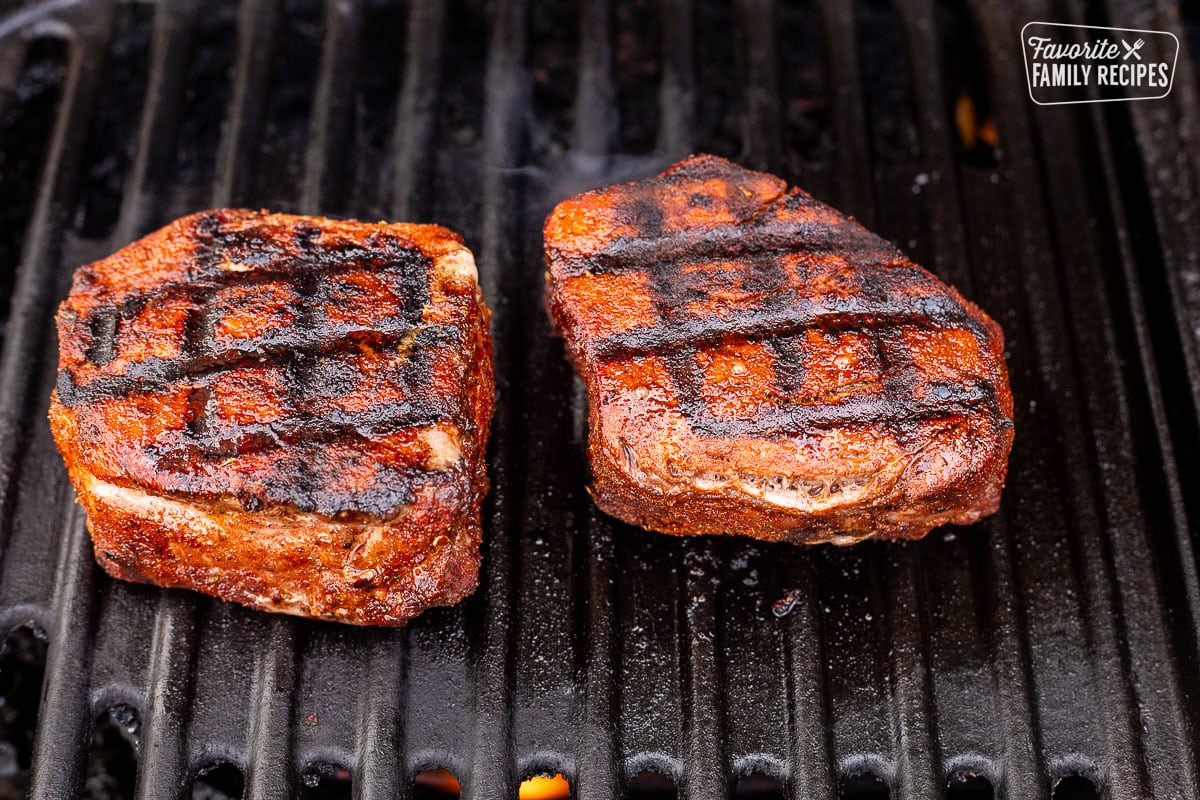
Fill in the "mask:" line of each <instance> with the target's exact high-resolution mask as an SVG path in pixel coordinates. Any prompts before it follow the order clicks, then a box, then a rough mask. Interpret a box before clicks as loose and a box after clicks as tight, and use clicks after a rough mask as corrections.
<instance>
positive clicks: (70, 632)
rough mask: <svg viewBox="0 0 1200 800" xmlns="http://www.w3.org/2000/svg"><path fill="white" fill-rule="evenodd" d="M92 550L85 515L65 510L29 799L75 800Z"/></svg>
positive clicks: (86, 708)
mask: <svg viewBox="0 0 1200 800" xmlns="http://www.w3.org/2000/svg"><path fill="white" fill-rule="evenodd" d="M92 571H93V564H92V546H91V541H90V540H89V537H88V535H87V530H86V528H85V527H84V516H83V511H82V509H81V508H80V507H79V506H76V505H74V504H71V505H68V506H67V507H66V513H65V514H64V519H63V532H62V545H61V551H60V553H59V559H58V567H57V569H56V570H55V576H54V577H55V587H56V591H55V593H54V617H53V623H52V624H53V630H52V631H51V633H50V636H51V639H50V648H49V651H48V652H47V655H46V677H45V678H44V681H45V683H44V686H45V688H44V690H43V692H42V707H41V710H40V712H39V714H38V729H37V738H36V740H35V743H34V753H33V774H32V777H31V781H30V788H29V797H30V800H52V799H54V800H57V798H68V797H76V796H77V795H78V793H79V790H80V789H82V788H83V762H84V756H85V755H86V748H87V740H88V736H89V734H90V732H91V726H92V722H93V720H92V708H91V702H90V698H89V697H88V690H89V689H90V688H91V687H90V685H89V683H90V682H89V681H87V680H81V679H80V676H81V675H83V676H86V675H87V674H88V667H89V666H90V664H91V650H92V642H91V636H92V625H93V613H92V592H93V584H92Z"/></svg>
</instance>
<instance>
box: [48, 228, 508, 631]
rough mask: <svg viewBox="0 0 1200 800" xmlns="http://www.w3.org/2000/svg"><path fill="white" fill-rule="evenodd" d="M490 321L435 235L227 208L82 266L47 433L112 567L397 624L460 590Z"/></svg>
mask: <svg viewBox="0 0 1200 800" xmlns="http://www.w3.org/2000/svg"><path fill="white" fill-rule="evenodd" d="M488 316H489V312H488V309H487V307H486V306H485V304H484V302H483V297H482V295H481V294H480V290H479V286H478V282H477V279H476V273H475V264H474V260H473V258H472V256H471V253H470V251H469V250H467V249H466V248H465V247H463V245H462V240H461V238H460V237H459V236H458V235H456V234H454V233H451V232H450V231H447V230H445V229H443V228H439V227H436V226H432V225H396V224H383V223H380V224H364V223H360V222H343V221H335V220H329V219H321V218H316V217H299V216H289V215H284V214H268V213H265V212H252V211H241V210H216V211H209V212H205V213H201V214H196V215H193V216H189V217H185V218H183V219H180V220H178V221H176V222H174V223H172V224H170V225H168V226H167V227H165V228H163V229H162V230H160V231H158V232H156V233H153V234H151V235H150V236H147V237H146V238H144V239H142V240H140V241H137V242H134V243H133V244H131V245H129V246H128V247H126V248H124V249H123V250H121V251H119V252H117V253H116V254H114V255H112V256H110V257H108V258H106V259H104V260H102V261H98V262H96V263H94V264H89V265H87V266H84V267H82V268H80V269H79V270H78V272H77V273H76V274H75V279H74V283H73V285H72V287H71V291H70V294H69V296H68V297H67V299H66V300H65V301H64V302H63V304H62V306H61V307H60V309H59V313H58V334H59V341H60V363H59V366H60V372H59V376H58V385H57V388H56V390H55V392H54V395H53V397H52V399H51V406H50V420H51V426H52V429H53V432H54V437H55V440H56V442H57V443H58V446H59V449H60V450H61V451H62V454H63V457H64V458H65V460H66V462H67V467H68V470H69V473H70V477H71V481H72V483H73V484H74V486H75V488H76V490H77V492H78V495H79V499H80V502H81V503H82V504H83V506H84V508H85V509H86V511H87V519H88V527H89V529H90V530H91V533H92V538H93V541H94V544H95V550H96V558H97V560H98V561H99V562H100V564H101V565H102V566H103V567H104V568H105V569H106V570H108V572H110V573H111V574H113V575H115V576H117V577H119V578H125V579H129V580H137V581H146V582H150V583H155V584H158V585H161V586H175V587H185V588H189V589H195V590H197V591H201V592H205V593H207V594H211V595H214V596H216V597H220V598H224V599H226V600H232V601H235V602H238V603H243V604H245V605H248V606H253V607H255V608H260V609H264V610H268V611H280V612H286V613H291V614H299V615H303V616H311V617H320V618H324V619H331V620H338V621H341V622H349V623H355V624H375V625H402V624H404V623H405V622H407V621H408V620H409V619H411V618H412V617H413V616H415V615H417V614H419V613H421V612H422V611H423V610H424V609H426V608H428V607H430V606H437V605H447V604H451V603H455V602H457V601H458V600H461V599H462V598H463V597H465V596H466V595H468V594H470V593H471V592H472V591H473V590H474V588H475V585H476V581H477V574H478V567H479V544H480V505H481V503H482V500H483V497H484V495H485V493H486V492H487V478H486V474H485V469H484V449H485V446H486V441H487V433H488V427H489V423H490V420H491V415H492V405H493V402H494V399H493V382H492V364H491V351H492V345H491V339H490V335H489V333H488Z"/></svg>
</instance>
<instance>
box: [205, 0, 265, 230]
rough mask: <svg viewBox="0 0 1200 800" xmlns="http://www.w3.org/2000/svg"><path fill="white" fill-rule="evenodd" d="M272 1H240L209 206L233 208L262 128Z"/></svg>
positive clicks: (238, 198) (238, 197)
mask: <svg viewBox="0 0 1200 800" xmlns="http://www.w3.org/2000/svg"><path fill="white" fill-rule="evenodd" d="M277 2H278V0H242V2H241V5H240V7H239V9H238V24H237V41H238V46H237V57H236V60H235V62H234V67H233V75H234V83H233V91H232V93H231V94H230V97H229V110H228V112H227V113H226V116H225V128H224V130H223V132H222V136H221V145H220V148H219V150H218V151H217V178H216V180H215V181H214V183H213V192H212V204H213V206H214V207H220V206H229V205H236V204H237V203H238V202H239V201H240V194H241V191H242V185H243V183H244V182H245V176H246V174H247V173H248V172H249V171H250V163H249V161H250V157H251V154H252V153H253V151H254V149H255V143H256V140H257V137H258V132H259V131H258V129H259V126H260V125H261V124H262V120H261V114H262V109H263V97H262V95H263V92H264V91H265V86H266V81H267V70H268V68H269V67H270V62H271V48H272V45H273V43H274V38H275V23H276V3H277Z"/></svg>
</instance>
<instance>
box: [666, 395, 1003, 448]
mask: <svg viewBox="0 0 1200 800" xmlns="http://www.w3.org/2000/svg"><path fill="white" fill-rule="evenodd" d="M995 407H996V397H995V393H994V391H993V390H992V388H991V387H990V386H987V385H985V384H982V383H978V382H972V383H971V384H968V385H963V386H954V387H953V389H952V391H950V392H948V393H947V396H946V397H944V398H943V397H936V398H934V399H930V398H928V397H916V396H913V395H912V394H907V395H898V396H897V395H893V394H891V392H890V391H887V390H885V391H884V392H883V393H881V394H861V395H854V396H851V397H848V398H846V399H845V400H843V401H841V402H838V403H813V404H803V403H797V404H795V405H787V406H771V407H768V408H766V409H763V410H761V411H760V412H759V413H758V414H756V415H755V416H754V417H751V418H740V417H739V418H724V417H715V416H713V415H712V414H710V413H709V412H708V411H707V410H705V411H703V412H702V413H700V414H698V415H696V416H693V417H691V418H690V421H691V425H692V429H693V430H694V431H695V432H696V433H699V434H703V435H706V436H713V437H728V436H759V437H763V438H771V437H776V436H780V435H786V434H792V433H800V432H803V431H810V430H829V429H832V428H844V427H849V426H865V425H872V424H883V425H886V426H887V427H888V429H889V431H890V432H892V433H899V434H902V433H904V432H905V431H907V430H908V429H910V428H914V427H916V425H917V424H918V423H920V422H924V421H928V420H934V419H947V418H954V417H966V416H970V415H972V414H974V413H977V412H978V411H979V410H981V409H989V410H991V409H994V408H995Z"/></svg>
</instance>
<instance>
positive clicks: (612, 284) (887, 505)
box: [545, 156, 1013, 544]
mask: <svg viewBox="0 0 1200 800" xmlns="http://www.w3.org/2000/svg"><path fill="white" fill-rule="evenodd" d="M545 244H546V259H547V263H548V267H549V271H548V275H547V287H548V300H549V306H550V311H551V314H552V316H553V317H554V320H555V322H556V324H557V326H558V328H559V329H560V330H561V331H562V332H563V334H564V336H565V339H566V344H567V349H568V353H569V355H570V357H571V359H572V361H573V362H574V364H575V367H576V369H577V370H578V371H579V373H580V374H581V375H582V377H583V378H584V381H585V382H586V384H587V390H588V401H589V408H590V411H589V419H590V426H591V428H590V432H589V440H588V453H589V456H590V460H591V465H592V473H593V482H594V486H593V490H592V495H593V497H594V498H595V501H596V503H597V505H598V506H599V507H600V508H601V509H602V510H604V511H606V512H607V513H609V514H611V515H613V516H615V517H618V518H620V519H622V520H625V521H627V522H631V523H633V524H636V525H640V526H642V527H645V528H650V529H652V530H656V531H663V532H665V533H674V534H698V533H735V534H744V535H747V536H753V537H757V538H760V539H770V540H786V541H791V542H826V541H829V542H835V543H837V544H849V543H852V542H856V541H859V540H862V539H867V538H871V537H881V538H917V537H920V536H923V535H924V534H926V533H928V532H929V530H930V529H931V528H933V527H934V526H937V525H941V524H943V523H949V522H953V523H964V524H965V523H970V522H974V521H975V520H977V519H979V518H980V517H983V516H985V515H987V514H991V513H993V512H994V511H995V510H996V508H997V505H998V504H999V502H1000V491H1001V487H1002V485H1003V483H1004V473H1005V469H1006V467H1007V461H1008V454H1009V450H1010V448H1011V445H1012V437H1013V427H1012V413H1013V407H1012V395H1011V394H1010V392H1009V388H1008V376H1007V372H1006V369H1005V365H1004V357H1003V352H1004V344H1003V334H1002V332H1001V330H1000V327H999V326H998V325H997V324H996V323H995V322H993V321H992V320H991V319H989V318H988V316H987V315H986V314H984V313H983V312H982V311H981V310H980V309H979V308H977V307H976V306H974V305H973V304H971V303H970V302H968V301H966V300H964V299H963V298H962V297H961V296H960V295H959V294H958V292H956V291H955V290H954V289H952V288H950V287H948V286H946V285H945V284H943V283H941V282H939V281H938V280H937V279H936V278H934V277H933V276H932V275H931V274H929V273H928V272H926V271H925V270H924V269H922V268H921V267H919V266H917V265H915V264H913V263H912V262H911V261H909V260H908V259H907V258H905V257H904V255H903V254H902V253H900V252H899V251H898V250H897V249H896V248H894V247H893V246H891V245H890V244H888V243H887V242H886V241H884V240H883V239H881V238H879V237H878V236H876V235H874V234H872V233H870V232H869V231H867V230H866V229H864V228H863V227H862V226H861V225H859V224H858V223H857V222H855V221H854V220H852V219H849V218H847V217H845V216H843V215H842V214H840V213H838V212H837V211H835V210H834V209H832V208H830V207H828V206H826V205H823V204H822V203H819V202H817V201H816V200H814V199H813V198H812V197H810V196H809V195H808V194H806V193H804V192H802V191H800V190H799V189H788V188H787V186H786V185H785V183H784V182H783V181H782V180H780V179H779V178H776V177H773V176H771V175H765V174H763V173H759V172H751V171H749V170H746V169H742V168H741V167H738V166H736V165H734V164H731V163H729V162H728V161H725V160H724V159H720V158H715V157H712V156H694V157H692V158H689V159H687V160H685V161H682V162H680V163H679V164H676V165H675V166H673V167H671V168H670V169H668V170H667V171H666V172H664V173H662V174H661V175H658V176H657V177H654V178H650V179H648V180H644V181H640V182H637V183H631V184H626V185H622V186H611V187H608V188H604V189H599V190H596V191H591V192H585V193H583V194H581V195H578V196H576V197H572V198H570V199H568V200H566V201H564V202H563V203H561V204H560V205H559V206H558V207H557V208H555V210H554V211H553V213H552V214H551V215H550V217H549V219H548V220H547V221H546V227H545Z"/></svg>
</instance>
